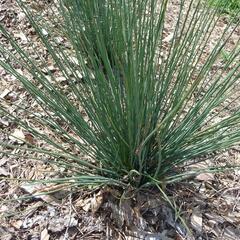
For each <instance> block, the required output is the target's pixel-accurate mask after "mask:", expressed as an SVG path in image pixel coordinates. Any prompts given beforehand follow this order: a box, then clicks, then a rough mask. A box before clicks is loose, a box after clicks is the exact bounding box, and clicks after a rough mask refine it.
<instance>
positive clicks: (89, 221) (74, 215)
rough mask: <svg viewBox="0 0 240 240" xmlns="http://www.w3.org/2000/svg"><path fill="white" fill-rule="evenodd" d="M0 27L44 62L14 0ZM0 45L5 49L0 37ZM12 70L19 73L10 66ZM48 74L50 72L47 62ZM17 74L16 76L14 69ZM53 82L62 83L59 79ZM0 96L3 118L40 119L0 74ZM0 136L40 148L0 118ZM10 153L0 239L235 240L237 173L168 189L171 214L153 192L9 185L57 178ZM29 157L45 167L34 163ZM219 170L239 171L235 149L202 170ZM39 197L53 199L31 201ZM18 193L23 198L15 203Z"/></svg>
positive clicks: (239, 224) (1, 171)
mask: <svg viewBox="0 0 240 240" xmlns="http://www.w3.org/2000/svg"><path fill="white" fill-rule="evenodd" d="M29 2H30V4H31V6H32V8H34V9H35V10H37V11H43V10H44V9H46V8H47V3H44V1H37V2H35V1H29ZM178 3H179V1H172V3H171V7H170V8H169V15H168V20H167V24H168V27H167V29H166V39H170V37H169V36H171V31H172V26H173V24H172V22H173V21H174V19H175V15H176V12H177V11H176V9H177V7H178ZM0 22H1V24H4V25H5V26H6V27H7V28H8V29H9V31H11V32H12V33H13V35H14V37H15V38H18V39H19V41H20V43H21V46H22V47H23V48H24V49H27V50H29V51H30V52H31V53H32V54H35V53H34V51H33V50H32V43H33V42H34V44H35V45H36V46H38V55H41V56H42V57H44V58H45V59H46V58H47V52H46V51H45V50H44V49H42V48H41V44H40V43H39V42H38V39H37V37H36V35H35V33H34V31H33V30H32V29H31V27H30V26H29V25H28V24H27V21H26V18H25V16H24V14H23V13H22V12H21V10H20V9H19V8H18V7H17V5H16V2H15V1H14V0H0ZM227 23H228V19H227V18H226V17H222V18H221V19H220V21H219V24H218V26H217V28H216V30H215V36H216V39H217V37H218V32H219V31H220V30H222V29H223V28H224V27H225V26H226V24H227ZM213 36H214V35H213ZM239 36H240V30H239V29H237V30H236V32H235V33H234V35H233V37H232V39H231V41H230V44H229V46H228V47H229V49H231V47H232V46H233V45H234V43H235V42H236V41H237V40H238V39H239ZM0 41H1V42H2V43H4V44H8V43H6V42H5V40H4V38H3V37H2V36H1V35H0ZM59 41H64V40H63V39H59ZM214 42H215V39H214V38H213V39H211V41H209V50H210V49H211V46H212V45H213V43H214ZM0 57H1V56H0ZM37 57H38V56H36V59H37ZM216 67H218V66H216ZM16 68H19V66H17V65H16ZM49 68H51V69H52V71H54V72H57V69H55V68H54V65H52V63H51V61H50V60H49ZM19 71H24V70H23V69H20V68H19ZM56 74H57V73H56ZM59 81H62V79H61V76H59ZM0 96H1V98H3V99H4V103H3V104H8V105H7V106H8V109H9V111H10V112H12V113H13V114H16V115H17V116H21V117H22V118H24V119H26V120H27V121H29V122H31V123H32V122H34V117H33V116H32V115H31V114H30V113H26V112H24V111H22V110H20V109H19V108H18V106H21V107H23V108H28V109H29V110H34V112H35V113H37V114H42V112H41V109H40V108H39V107H38V106H37V105H36V103H35V101H34V100H33V99H31V97H30V96H29V94H28V93H26V92H25V91H24V89H23V88H22V86H21V85H20V84H19V82H18V81H17V80H16V79H15V78H14V77H12V76H10V75H9V74H7V73H6V72H5V71H4V70H3V69H1V68H0ZM6 102H8V103H6ZM236 104H239V102H238V103H236ZM226 114H227V113H226ZM36 127H38V128H39V130H40V131H43V132H44V130H45V129H43V128H42V126H36ZM0 131H1V134H0V142H1V141H6V140H7V141H9V142H11V143H14V144H16V145H20V146H21V145H22V144H23V143H22V142H21V141H20V140H17V139H16V138H14V137H13V136H15V137H20V138H24V139H25V140H26V141H28V142H30V143H32V144H36V145H38V146H39V145H41V144H42V143H41V142H40V141H37V140H36V139H34V137H33V136H31V135H30V134H29V133H27V132H25V131H23V130H22V129H21V128H20V127H19V126H18V124H17V123H15V122H11V121H9V120H7V119H6V118H5V117H4V116H0ZM10 134H12V135H13V136H10ZM49 134H50V133H49ZM0 150H1V148H0ZM11 153H12V154H19V153H21V156H22V157H16V156H14V155H13V156H11V155H10V156H6V155H5V154H2V153H0V177H2V180H0V201H1V202H0V240H10V239H12V240H15V239H29V240H30V239H31V240H37V239H40V240H48V239H60V240H63V239H164V240H167V239H169V240H170V239H176V240H178V239H223V240H225V239H226V240H228V239H229V240H231V239H236V240H237V239H239V236H240V183H239V181H240V170H235V171H231V172H230V173H225V174H201V175H199V176H198V177H197V178H196V179H192V180H191V181H188V182H184V183H181V184H177V185H174V186H168V196H169V197H170V199H171V200H172V203H174V204H175V206H174V207H177V208H178V209H179V212H178V213H176V212H173V211H172V208H171V207H170V206H169V205H167V203H166V201H165V200H164V199H162V197H161V194H160V193H159V192H157V191H156V189H149V191H148V192H146V191H139V192H134V191H133V190H131V189H129V191H128V192H126V193H125V194H124V195H122V194H121V193H120V192H118V191H117V190H112V189H109V188H105V189H95V190H92V189H82V190H79V189H78V191H75V189H72V188H71V187H69V186H68V185H64V186H54V185H48V186H47V188H46V186H43V185H41V184H39V183H38V184H31V185H30V184H28V183H26V182H22V181H17V180H13V178H14V179H17V178H22V179H28V180H34V179H49V178H54V177H57V176H59V175H60V174H61V169H58V168H56V167H54V166H52V165H50V164H48V162H49V161H50V159H49V157H47V156H44V155H39V154H38V155H37V156H36V154H32V155H30V154H29V153H26V152H19V150H14V151H12V150H11ZM35 157H38V158H41V159H43V160H44V159H46V161H45V162H42V161H36V160H34V158H35ZM225 163H234V164H240V146H237V147H235V148H232V149H231V150H229V151H227V152H224V153H221V154H215V155H213V156H209V157H208V160H207V161H205V162H204V163H203V164H209V165H211V164H225ZM199 167H201V166H199ZM10 179H12V180H10ZM43 191H45V192H46V191H49V192H50V191H54V192H55V193H53V194H49V195H41V196H38V194H39V193H41V192H43ZM24 194H28V195H30V196H31V198H27V199H22V198H21V197H22V196H23V195H24ZM180 217H181V218H183V219H184V220H185V223H186V224H187V226H188V227H189V229H190V230H191V232H192V233H191V234H190V233H188V232H187V230H186V227H185V226H184V224H183V223H182V221H181V220H180Z"/></svg>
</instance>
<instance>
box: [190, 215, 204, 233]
mask: <svg viewBox="0 0 240 240" xmlns="http://www.w3.org/2000/svg"><path fill="white" fill-rule="evenodd" d="M191 224H192V227H193V228H194V229H195V230H196V231H198V232H201V231H202V224H203V219H202V214H201V213H199V212H193V214H192V216H191Z"/></svg>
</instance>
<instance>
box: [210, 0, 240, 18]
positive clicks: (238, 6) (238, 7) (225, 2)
mask: <svg viewBox="0 0 240 240" xmlns="http://www.w3.org/2000/svg"><path fill="white" fill-rule="evenodd" d="M208 2H209V4H210V6H213V7H216V8H218V9H219V11H220V12H222V13H229V14H231V15H236V14H238V16H237V17H239V11H240V1H239V0H208Z"/></svg>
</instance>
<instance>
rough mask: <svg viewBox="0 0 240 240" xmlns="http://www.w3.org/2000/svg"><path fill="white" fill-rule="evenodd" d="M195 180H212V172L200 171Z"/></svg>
mask: <svg viewBox="0 0 240 240" xmlns="http://www.w3.org/2000/svg"><path fill="white" fill-rule="evenodd" d="M196 180H198V181H203V182H206V181H213V180H214V174H212V173H201V174H199V175H197V176H196Z"/></svg>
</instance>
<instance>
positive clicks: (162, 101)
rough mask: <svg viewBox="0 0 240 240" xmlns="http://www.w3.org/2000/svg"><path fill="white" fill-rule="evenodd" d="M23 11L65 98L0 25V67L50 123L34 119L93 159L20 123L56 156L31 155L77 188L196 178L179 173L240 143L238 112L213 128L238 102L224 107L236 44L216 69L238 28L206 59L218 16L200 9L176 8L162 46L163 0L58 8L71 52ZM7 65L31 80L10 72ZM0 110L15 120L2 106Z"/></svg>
mask: <svg viewBox="0 0 240 240" xmlns="http://www.w3.org/2000/svg"><path fill="white" fill-rule="evenodd" d="M19 4H20V6H21V7H22V9H23V10H24V12H25V14H26V15H27V17H28V19H29V21H30V23H31V25H32V27H33V28H34V29H35V31H36V33H37V34H38V36H39V38H40V39H41V41H42V43H43V45H44V47H45V48H46V49H47V51H48V53H49V55H50V57H51V58H52V60H53V61H54V62H55V65H56V66H57V67H58V69H59V71H61V73H62V75H63V76H64V77H65V78H66V79H67V83H68V87H67V90H66V89H63V88H62V86H61V84H59V82H58V81H57V79H56V78H55V76H54V74H52V73H51V71H50V70H48V68H47V65H46V64H45V62H44V60H42V61H41V63H42V65H41V66H42V67H39V65H38V63H36V62H35V61H34V60H33V58H31V56H29V55H28V53H27V52H26V51H25V50H23V48H21V47H20V46H19V45H18V44H17V42H16V41H15V40H14V39H13V38H12V36H11V34H10V33H9V32H8V31H6V30H5V29H4V28H3V27H1V31H2V33H3V34H4V36H5V37H6V38H7V39H8V40H9V41H10V42H11V44H12V46H13V48H14V49H15V53H10V52H7V50H6V49H4V48H3V47H1V52H2V53H4V55H5V56H7V57H8V58H9V59H10V61H1V62H0V64H1V66H2V67H3V68H5V69H6V70H7V71H8V72H10V73H11V74H12V75H14V76H15V77H16V78H17V79H19V81H20V82H21V83H22V84H23V85H24V87H25V89H26V90H27V91H28V92H30V93H31V95H32V96H33V97H34V98H35V99H36V101H37V102H38V104H39V105H40V106H41V107H42V108H43V109H44V111H45V113H46V114H47V115H46V116H47V117H44V118H41V117H39V116H35V120H36V121H37V122H38V123H39V124H42V125H44V126H45V127H48V128H49V129H51V131H52V132H54V133H55V134H56V135H60V134H61V136H62V137H64V141H65V142H67V143H71V144H72V145H74V147H75V148H77V149H79V150H80V151H81V152H84V154H85V155H87V156H89V157H90V158H91V160H89V159H87V160H86V158H84V157H83V156H82V157H81V156H80V155H76V154H75V153H74V152H71V151H69V149H66V148H65V147H64V145H62V144H61V143H59V142H57V141H54V139H52V138H51V137H50V136H48V135H47V134H46V135H45V134H42V133H39V132H38V131H37V130H36V129H35V128H34V126H31V125H30V124H26V123H24V122H23V121H20V122H19V124H21V126H22V127H24V128H26V129H27V130H28V131H29V132H31V133H32V134H33V135H34V136H36V137H38V138H40V139H42V140H44V141H45V142H46V143H47V144H48V145H49V146H50V145H51V146H52V147H53V148H54V149H55V150H52V151H50V150H49V149H43V148H40V149H39V148H36V147H35V148H34V147H32V148H28V150H29V151H37V152H41V153H45V154H48V155H49V156H51V157H54V158H56V161H55V163H56V164H59V165H62V166H64V167H65V168H67V169H69V170H71V171H72V172H73V176H74V177H73V179H74V180H76V181H77V183H79V184H91V185H94V184H118V185H122V186H125V184H129V183H131V184H133V185H134V186H141V185H144V184H146V183H151V182H153V181H157V182H172V181H176V180H180V179H181V178H182V177H185V176H187V175H188V174H191V173H192V172H191V173H188V172H183V173H181V169H182V167H184V165H186V164H190V163H191V162H190V161H191V160H193V159H196V158H197V157H200V156H204V155H206V154H209V153H212V152H214V151H218V150H223V149H226V148H228V147H230V146H232V145H234V144H237V143H239V142H240V130H239V129H240V128H239V127H240V109H239V105H238V106H237V107H235V108H233V109H232V111H231V114H230V115H229V116H225V117H224V118H220V120H219V121H214V120H215V119H219V115H221V113H222V112H223V111H224V109H226V108H228V107H229V106H231V104H230V103H234V102H235V103H236V101H237V100H238V98H239V94H238V95H236V94H235V95H234V96H235V97H234V98H231V99H230V100H229V101H228V104H227V105H226V104H225V100H226V99H228V97H229V96H231V93H232V92H233V91H234V89H235V87H236V86H237V84H239V66H240V62H239V61H237V57H238V56H239V51H240V50H239V48H237V45H236V48H235V49H233V50H232V52H231V54H230V55H229V58H228V60H227V61H225V62H224V65H222V66H221V68H217V69H219V71H218V70H217V71H216V70H214V71H213V66H214V64H216V62H217V61H218V60H219V56H221V51H222V50H223V49H224V48H225V46H226V44H227V42H228V40H229V39H230V37H231V35H232V33H233V32H234V31H235V30H236V28H237V27H238V26H239V25H238V23H237V24H235V25H234V26H233V25H232V24H229V25H228V26H227V27H226V29H225V30H224V31H223V32H222V33H221V34H220V33H218V34H220V35H219V39H217V41H216V43H215V46H214V47H213V49H212V50H211V52H210V53H209V54H207V53H206V49H207V48H208V47H209V46H208V42H209V39H211V35H212V33H213V32H214V29H215V26H216V24H217V22H218V17H217V15H216V12H214V11H213V10H211V9H209V8H208V7H207V6H205V5H201V1H198V2H197V3H196V2H195V1H190V3H189V1H185V0H181V1H180V5H179V13H178V18H177V19H176V22H175V23H174V26H175V27H174V31H173V35H172V38H171V39H170V40H169V38H167V40H166V38H165V20H166V18H167V15H166V14H168V13H167V7H168V1H167V0H162V1H158V0H121V1H116V0H93V1H79V0H59V1H57V4H56V6H57V9H58V14H57V15H56V16H55V17H54V18H53V19H55V22H54V20H53V24H55V26H58V27H57V29H58V30H60V33H59V34H63V35H64V36H66V37H67V38H68V41H69V43H70V49H71V54H69V51H67V50H66V49H65V48H64V47H61V46H59V45H58V44H56V43H54V39H55V38H54V37H55V36H56V31H55V30H56V28H55V29H53V31H50V30H49V29H48V32H49V35H48V36H46V35H44V34H43V32H42V28H41V23H40V22H38V21H37V20H36V18H34V16H33V14H32V13H31V12H30V9H29V8H28V7H26V6H25V5H23V4H22V2H19ZM56 20H57V21H56ZM237 44H239V40H238V42H237ZM68 49H69V48H68ZM73 56H74V57H75V58H76V59H77V64H73V63H72V58H73ZM13 61H14V63H16V62H17V63H18V64H20V65H21V66H22V67H23V68H24V69H25V70H27V71H28V73H30V75H31V76H32V77H33V79H34V80H31V79H30V78H28V77H26V76H25V75H23V74H21V73H19V72H18V71H16V70H15V68H14V64H13ZM219 64H220V65H221V62H219ZM230 67H231V68H230ZM43 68H44V69H45V72H46V71H47V72H48V75H49V76H50V78H49V77H48V76H46V74H44V73H43V71H42V69H43ZM229 68H230V69H231V70H229ZM79 72H80V73H81V75H82V76H84V79H82V78H81V77H80V74H79ZM229 102H230V103H229ZM82 109H83V110H82ZM1 111H2V113H3V114H6V115H8V116H9V117H10V118H13V119H16V117H15V116H13V115H12V114H11V113H9V112H8V111H7V110H6V109H5V108H4V107H2V108H1ZM64 124H65V125H67V128H65V127H64ZM15 147H16V146H15ZM66 177H67V176H66ZM66 181H69V178H66Z"/></svg>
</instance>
